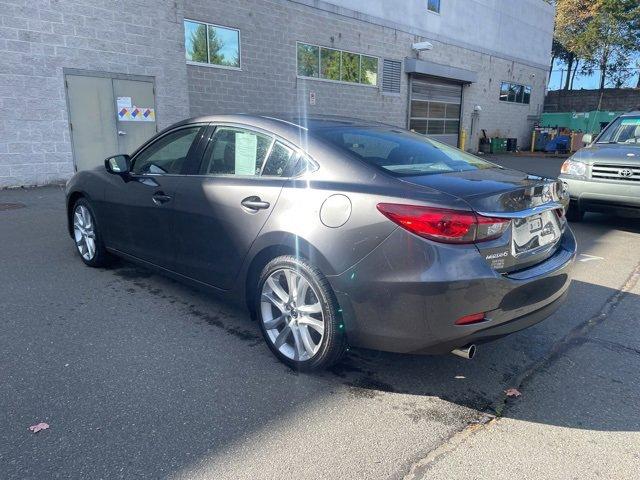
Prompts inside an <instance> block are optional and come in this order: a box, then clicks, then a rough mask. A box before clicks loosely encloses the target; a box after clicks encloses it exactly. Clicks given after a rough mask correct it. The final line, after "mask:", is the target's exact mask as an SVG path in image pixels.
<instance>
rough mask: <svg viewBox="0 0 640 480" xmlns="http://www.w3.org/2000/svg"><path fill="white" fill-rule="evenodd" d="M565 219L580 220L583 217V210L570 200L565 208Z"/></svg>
mask: <svg viewBox="0 0 640 480" xmlns="http://www.w3.org/2000/svg"><path fill="white" fill-rule="evenodd" d="M566 215H567V220H569V221H570V222H581V221H582V219H583V218H584V210H580V207H578V205H577V204H575V203H573V202H571V203H570V204H569V209H568V210H567V213H566Z"/></svg>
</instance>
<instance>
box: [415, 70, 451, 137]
mask: <svg viewBox="0 0 640 480" xmlns="http://www.w3.org/2000/svg"><path fill="white" fill-rule="evenodd" d="M410 78H411V90H410V92H411V99H410V105H411V108H410V113H409V129H410V130H413V131H415V132H417V133H423V134H427V135H428V136H430V137H433V138H434V139H436V140H439V141H441V142H444V143H448V144H449V145H453V146H457V145H458V134H459V133H460V102H461V100H462V85H460V84H459V83H450V82H446V81H444V80H435V79H430V78H420V77H417V76H414V75H412V76H411V77H410Z"/></svg>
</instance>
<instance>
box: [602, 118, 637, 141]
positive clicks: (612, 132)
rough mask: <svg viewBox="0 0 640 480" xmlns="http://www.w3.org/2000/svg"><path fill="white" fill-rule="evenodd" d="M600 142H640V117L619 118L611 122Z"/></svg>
mask: <svg viewBox="0 0 640 480" xmlns="http://www.w3.org/2000/svg"><path fill="white" fill-rule="evenodd" d="M598 143H624V144H634V145H635V144H639V143H640V117H624V118H618V119H616V120H614V121H613V122H611V124H610V125H609V126H608V127H607V129H606V130H605V131H604V133H603V134H602V135H601V136H600V138H598Z"/></svg>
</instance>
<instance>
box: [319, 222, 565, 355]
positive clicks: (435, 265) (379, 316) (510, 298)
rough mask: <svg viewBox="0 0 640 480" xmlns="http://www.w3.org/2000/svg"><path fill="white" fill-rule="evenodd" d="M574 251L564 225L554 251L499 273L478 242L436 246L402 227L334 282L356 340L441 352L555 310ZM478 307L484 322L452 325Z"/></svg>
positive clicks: (351, 339)
mask: <svg viewBox="0 0 640 480" xmlns="http://www.w3.org/2000/svg"><path fill="white" fill-rule="evenodd" d="M575 256H576V241H575V238H574V236H573V234H572V232H571V231H570V229H568V228H567V229H566V230H565V233H564V234H563V237H562V239H561V242H560V245H559V248H558V250H557V251H556V253H555V254H554V255H553V256H552V257H550V258H548V259H547V260H545V261H544V262H542V263H540V264H538V265H535V266H533V267H531V268H528V269H526V270H523V271H520V272H517V273H512V274H509V275H501V274H499V273H497V272H496V271H495V270H493V269H491V268H490V267H489V265H488V264H487V262H486V261H485V260H484V259H483V258H482V256H481V255H479V253H478V250H477V249H476V247H475V246H473V245H471V246H461V245H456V246H453V245H441V244H437V245H434V244H432V243H430V242H425V241H424V240H422V239H420V238H419V237H416V236H414V235H412V234H410V233H408V232H406V231H404V230H402V229H398V230H396V231H395V232H394V233H393V234H392V235H391V236H390V237H389V238H388V239H387V240H386V241H385V242H383V243H382V244H381V245H380V246H379V247H378V248H376V249H375V250H374V251H373V252H371V253H370V254H369V255H368V256H367V257H365V258H364V259H363V260H361V261H360V262H359V263H357V264H356V265H354V266H353V267H352V268H350V269H349V270H347V271H346V272H344V273H343V274H341V275H337V276H333V277H329V281H330V282H331V284H332V286H333V288H334V291H335V292H336V295H337V297H338V301H339V303H340V307H341V309H342V313H343V319H344V323H345V330H346V332H347V336H348V339H349V342H350V343H351V344H352V345H353V346H358V347H364V348H372V349H376V350H384V351H392V352H400V353H424V354H441V353H447V352H450V351H451V350H452V349H454V348H458V347H462V346H465V345H468V344H469V343H472V342H483V341H487V340H491V339H494V338H497V337H500V336H504V335H507V334H509V333H513V332H516V331H518V330H522V329H523V328H527V327H529V326H531V325H533V324H535V323H538V322H540V321H542V320H544V319H545V318H546V317H548V316H549V315H551V314H552V313H553V312H554V311H555V310H556V309H557V308H558V307H559V306H560V305H561V304H562V301H563V299H564V298H565V296H566V293H567V289H568V288H569V285H570V283H571V270H572V265H573V262H574V260H575ZM481 312H483V313H485V316H486V320H485V321H483V322H482V323H477V324H472V325H464V326H460V325H455V321H456V320H457V319H459V318H461V317H464V316H467V315H472V314H476V313H481Z"/></svg>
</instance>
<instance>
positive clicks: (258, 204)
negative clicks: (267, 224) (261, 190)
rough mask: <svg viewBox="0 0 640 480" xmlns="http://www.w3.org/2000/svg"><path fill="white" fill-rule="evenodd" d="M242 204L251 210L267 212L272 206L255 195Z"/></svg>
mask: <svg viewBox="0 0 640 480" xmlns="http://www.w3.org/2000/svg"><path fill="white" fill-rule="evenodd" d="M240 203H241V204H242V206H243V207H245V208H248V209H249V210H265V209H267V208H269V207H270V206H271V204H270V203H269V202H263V201H262V200H261V199H260V197H257V196H255V195H254V196H252V197H247V198H245V199H244V200H242V202H240Z"/></svg>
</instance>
